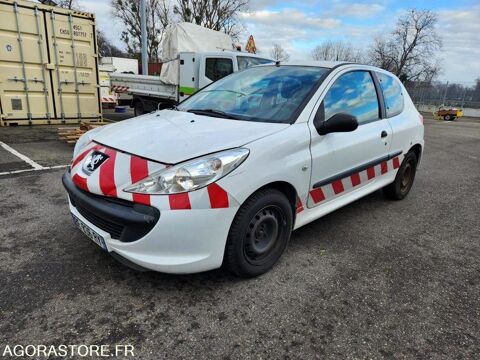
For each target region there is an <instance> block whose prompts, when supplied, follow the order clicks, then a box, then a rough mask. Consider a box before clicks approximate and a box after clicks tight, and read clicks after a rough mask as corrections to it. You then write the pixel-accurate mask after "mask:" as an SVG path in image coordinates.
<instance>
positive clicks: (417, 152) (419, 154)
mask: <svg viewBox="0 0 480 360" xmlns="http://www.w3.org/2000/svg"><path fill="white" fill-rule="evenodd" d="M408 151H409V152H410V151H412V152H413V153H414V154H415V155H416V156H417V164H420V160H421V157H422V145H421V144H415V145H413V146H412V147H411V148H410V149H409V150H408Z"/></svg>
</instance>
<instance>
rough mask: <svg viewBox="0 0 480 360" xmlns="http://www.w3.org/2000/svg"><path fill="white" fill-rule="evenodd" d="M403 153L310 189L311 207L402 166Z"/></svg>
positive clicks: (309, 200)
mask: <svg viewBox="0 0 480 360" xmlns="http://www.w3.org/2000/svg"><path fill="white" fill-rule="evenodd" d="M401 157H402V155H399V156H396V157H394V158H393V159H391V160H388V161H384V162H382V163H380V164H378V165H375V166H371V167H369V168H368V169H366V170H363V171H360V172H357V173H355V174H353V175H351V176H347V177H345V178H342V179H339V180H335V181H333V182H332V183H330V184H326V185H323V186H321V187H319V188H315V189H312V190H310V193H309V196H308V204H309V207H312V206H317V205H320V204H321V203H323V202H324V201H327V200H330V199H332V198H334V197H335V196H338V195H341V194H343V193H345V192H348V191H350V190H352V189H354V188H355V187H357V186H359V185H361V184H365V183H367V182H369V181H371V180H373V179H374V178H376V177H379V176H383V175H385V174H386V173H388V172H391V171H395V170H397V169H398V168H399V167H400V163H401V160H402V159H401Z"/></svg>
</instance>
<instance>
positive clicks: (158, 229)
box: [63, 173, 238, 273]
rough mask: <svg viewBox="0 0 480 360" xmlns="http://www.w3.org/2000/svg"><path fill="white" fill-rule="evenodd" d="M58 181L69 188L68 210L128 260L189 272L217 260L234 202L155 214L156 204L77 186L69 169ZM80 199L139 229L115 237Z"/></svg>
mask: <svg viewBox="0 0 480 360" xmlns="http://www.w3.org/2000/svg"><path fill="white" fill-rule="evenodd" d="M63 183H64V186H65V188H66V189H67V192H68V193H69V198H70V211H71V212H72V214H74V215H75V216H77V217H78V218H80V219H81V220H82V221H83V222H84V223H86V224H87V225H88V226H90V227H91V228H92V229H93V230H95V231H96V232H97V233H98V234H100V235H101V236H102V237H103V238H104V240H105V244H106V246H107V250H108V251H109V252H113V253H115V254H118V255H119V256H121V257H122V258H123V259H126V260H128V262H131V263H133V264H136V265H138V267H141V268H145V269H148V270H154V271H160V272H166V273H194V272H201V271H207V270H211V269H215V268H218V267H220V266H221V265H222V261H223V254H224V250H225V243H226V239H227V236H228V232H229V230H230V224H231V223H232V221H233V218H234V216H235V214H236V212H237V210H238V206H234V207H229V208H221V209H193V210H165V209H162V210H161V214H160V210H159V209H157V208H155V207H152V206H145V205H140V204H133V203H131V202H128V201H122V200H120V201H118V200H117V199H110V198H105V197H101V196H97V195H92V194H89V193H87V192H85V191H82V190H80V189H78V188H77V187H76V186H75V185H74V184H73V183H72V182H71V180H70V176H69V174H68V173H67V174H65V175H64V177H63ZM72 186H73V188H72ZM79 204H81V206H83V207H87V208H88V209H90V210H92V208H93V209H94V210H95V211H97V213H96V214H97V216H99V217H100V219H102V220H105V219H108V220H110V221H111V222H112V218H113V220H114V221H115V223H116V224H119V225H123V226H125V227H127V228H132V224H135V227H134V228H135V229H136V230H137V232H136V234H137V235H138V233H139V231H140V230H139V229H143V233H142V235H141V236H140V237H138V236H137V238H135V239H134V240H132V237H128V238H126V237H120V238H119V239H116V238H115V235H114V234H113V233H112V232H109V231H108V230H109V229H108V228H105V226H103V224H102V223H101V222H97V220H98V219H96V218H90V219H89V218H87V217H88V215H89V214H87V213H85V212H84V211H82V208H81V206H79ZM112 209H113V210H112ZM99 210H101V211H99ZM82 212H83V214H82ZM85 215H86V216H85ZM112 215H114V216H112ZM140 215H142V218H143V220H145V221H144V222H143V225H139V224H141V219H140ZM157 215H158V216H157ZM152 225H153V226H152ZM100 226H102V227H103V229H102V228H101V227H100ZM146 229H148V230H146ZM129 233H132V231H129ZM112 235H113V236H112ZM117 237H118V236H117ZM122 240H123V241H122ZM125 240H128V241H125ZM115 257H116V256H115Z"/></svg>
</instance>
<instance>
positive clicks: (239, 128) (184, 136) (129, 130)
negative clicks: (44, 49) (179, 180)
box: [93, 110, 290, 164]
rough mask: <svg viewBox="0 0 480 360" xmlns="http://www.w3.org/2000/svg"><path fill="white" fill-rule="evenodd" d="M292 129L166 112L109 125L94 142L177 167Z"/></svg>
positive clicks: (277, 125)
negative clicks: (176, 165) (187, 161)
mask: <svg viewBox="0 0 480 360" xmlns="http://www.w3.org/2000/svg"><path fill="white" fill-rule="evenodd" d="M289 126H290V125H289V124H273V123H265V122H252V121H241V120H231V119H222V118H215V117H209V116H202V115H195V114H192V113H187V112H183V111H174V110H162V111H157V112H154V113H151V114H147V115H143V116H139V117H136V118H133V119H130V120H125V121H121V122H118V123H115V124H112V125H109V126H108V127H106V128H105V129H103V130H102V131H99V132H98V133H97V134H95V135H94V136H93V140H94V141H96V142H98V143H101V144H103V145H106V146H109V147H112V148H116V149H118V150H122V151H125V152H128V153H130V154H134V155H138V156H141V157H144V158H147V159H151V160H155V161H159V162H163V163H167V164H175V163H178V162H181V161H184V160H187V159H191V158H194V157H197V156H201V155H204V154H209V153H213V152H216V151H221V150H226V149H231V148H235V147H239V146H242V145H245V144H247V143H249V142H251V141H254V140H257V139H260V138H262V137H265V136H268V135H270V134H273V133H275V132H278V131H281V130H283V129H285V128H287V127H289Z"/></svg>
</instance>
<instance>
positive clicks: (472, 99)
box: [406, 81, 480, 109]
mask: <svg viewBox="0 0 480 360" xmlns="http://www.w3.org/2000/svg"><path fill="white" fill-rule="evenodd" d="M406 88H407V91H408V93H409V95H410V97H411V98H412V100H413V102H414V103H415V105H417V106H431V107H439V106H441V105H445V106H454V107H459V108H472V109H480V81H476V82H473V81H472V82H468V83H455V84H451V83H448V82H444V83H443V82H434V83H428V84H427V83H421V82H417V83H410V84H406Z"/></svg>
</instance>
